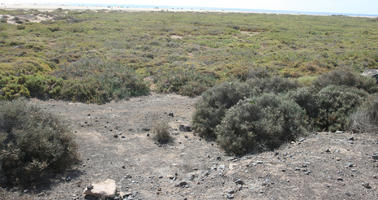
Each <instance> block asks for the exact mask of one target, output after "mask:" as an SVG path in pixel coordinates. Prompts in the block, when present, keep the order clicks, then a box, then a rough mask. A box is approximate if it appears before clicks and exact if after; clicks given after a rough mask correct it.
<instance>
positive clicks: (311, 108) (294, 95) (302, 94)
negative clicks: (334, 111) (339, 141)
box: [286, 87, 319, 129]
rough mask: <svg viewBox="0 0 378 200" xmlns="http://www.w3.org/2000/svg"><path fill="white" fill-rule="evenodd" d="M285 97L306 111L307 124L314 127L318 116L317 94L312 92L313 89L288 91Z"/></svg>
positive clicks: (305, 88)
mask: <svg viewBox="0 0 378 200" xmlns="http://www.w3.org/2000/svg"><path fill="white" fill-rule="evenodd" d="M286 96H287V98H289V99H292V100H293V101H295V102H296V103H297V104H298V105H299V106H300V107H301V108H303V109H304V110H305V111H306V115H307V117H308V121H309V124H311V125H314V124H313V123H314V120H316V118H318V115H319V101H318V96H317V93H316V92H315V91H314V89H312V88H310V87H302V88H298V89H297V90H292V91H289V92H288V93H287V94H286ZM312 127H313V126H312ZM313 128H315V127H313ZM315 129H316V128H315Z"/></svg>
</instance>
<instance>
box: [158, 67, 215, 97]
mask: <svg viewBox="0 0 378 200" xmlns="http://www.w3.org/2000/svg"><path fill="white" fill-rule="evenodd" d="M157 76H158V77H159V79H158V81H157V84H156V85H157V89H158V91H159V92H162V93H177V94H180V95H185V96H190V97H194V96H198V95H200V94H202V93H203V92H204V91H206V90H207V89H209V88H210V87H212V86H214V84H215V77H214V76H212V75H209V74H202V73H199V72H195V71H194V70H191V69H189V70H183V69H175V70H171V71H169V72H163V73H160V74H158V75H157Z"/></svg>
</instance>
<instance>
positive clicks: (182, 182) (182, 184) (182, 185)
mask: <svg viewBox="0 0 378 200" xmlns="http://www.w3.org/2000/svg"><path fill="white" fill-rule="evenodd" d="M176 187H188V183H187V182H186V181H181V182H180V183H179V184H177V185H176Z"/></svg>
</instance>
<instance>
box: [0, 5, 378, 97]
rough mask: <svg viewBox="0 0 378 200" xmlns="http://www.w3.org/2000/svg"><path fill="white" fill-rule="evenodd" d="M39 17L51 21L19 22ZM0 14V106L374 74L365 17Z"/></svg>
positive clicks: (370, 28)
mask: <svg viewBox="0 0 378 200" xmlns="http://www.w3.org/2000/svg"><path fill="white" fill-rule="evenodd" d="M38 14H43V16H46V17H47V18H49V19H53V20H47V21H43V22H41V23H30V22H27V21H25V20H24V21H23V20H22V19H24V18H25V17H27V16H28V15H38ZM0 15H3V17H2V18H1V21H0V55H1V57H0V98H1V99H7V100H10V99H14V98H17V97H20V96H26V97H37V98H41V99H48V98H53V99H64V100H70V101H80V102H86V103H105V102H108V101H110V100H117V99H122V98H127V97H130V96H137V95H145V94H148V93H149V89H148V88H149V86H150V88H151V89H152V90H153V91H157V92H163V93H166V92H169V93H171V92H174V93H178V94H183V95H187V96H196V95H199V94H201V93H202V92H203V91H205V90H207V89H208V88H210V87H212V86H214V85H215V84H218V83H221V82H224V81H231V80H235V79H239V80H246V79H248V77H249V76H250V74H249V69H251V68H255V69H259V68H265V67H267V68H268V69H269V73H272V74H276V75H278V76H280V77H285V78H289V79H290V81H292V80H297V81H298V82H299V83H301V84H307V85H310V84H311V82H312V81H313V80H315V79H316V77H317V76H318V75H319V74H322V73H324V72H328V71H331V70H333V69H335V68H337V67H346V68H349V69H351V70H352V71H358V72H360V71H362V70H364V69H367V68H376V67H377V66H378V60H377V59H378V53H377V52H378V51H377V48H378V46H377V40H378V34H377V33H378V26H377V24H376V23H377V22H376V20H375V19H370V18H356V17H345V16H297V15H271V14H237V13H224V14H219V13H190V12H187V13H175V12H119V11H66V10H61V9H59V10H56V11H54V12H40V11H36V10H29V11H21V10H15V11H6V10H0ZM6 15H11V16H17V19H18V20H17V21H16V23H17V24H18V25H14V24H9V23H7V22H9V19H10V18H8V17H7V16H6ZM76 70H77V71H76ZM266 84H268V85H269V83H266ZM320 86H321V85H320ZM268 87H269V86H268ZM361 87H362V86H361ZM363 87H365V86H363Z"/></svg>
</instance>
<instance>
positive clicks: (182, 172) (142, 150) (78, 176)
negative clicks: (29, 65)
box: [14, 94, 378, 200]
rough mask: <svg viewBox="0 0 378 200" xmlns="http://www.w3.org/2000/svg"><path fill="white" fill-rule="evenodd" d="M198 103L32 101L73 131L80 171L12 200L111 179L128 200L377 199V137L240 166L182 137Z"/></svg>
mask: <svg viewBox="0 0 378 200" xmlns="http://www.w3.org/2000/svg"><path fill="white" fill-rule="evenodd" d="M195 101H196V99H192V98H188V97H182V96H178V95H156V94H154V95H151V96H147V97H139V98H133V99H130V100H129V101H121V102H114V103H109V104H105V105H87V104H81V103H68V102H62V101H45V102H43V101H39V100H32V101H31V102H32V103H33V104H37V105H39V106H41V107H42V108H44V109H45V110H47V111H49V112H53V113H56V114H58V115H60V116H62V117H63V118H64V119H65V120H67V121H68V123H69V124H70V125H71V126H72V128H73V130H74V131H75V134H76V136H77V137H76V140H77V142H78V144H79V152H80V154H81V160H82V163H81V164H80V166H78V167H77V169H76V170H73V171H69V172H67V173H66V174H64V175H62V177H61V179H60V181H57V182H56V183H55V184H54V185H52V186H51V188H50V189H49V190H45V191H42V192H39V193H36V194H31V193H30V192H26V193H24V194H22V196H16V197H15V199H23V198H27V197H28V198H31V199H59V200H64V199H83V196H82V192H83V190H84V188H85V187H86V186H88V185H89V184H90V183H91V182H96V181H103V180H105V179H107V178H111V179H114V180H115V181H116V183H117V186H118V187H119V190H120V191H123V192H128V193H130V196H129V198H130V199H185V198H186V199H214V200H215V199H217V200H218V199H227V198H234V199H377V198H378V192H377V183H378V179H377V178H378V162H377V160H374V159H373V157H372V155H373V154H374V153H375V152H377V153H378V138H377V136H374V135H368V134H365V135H352V134H349V133H319V134H312V135H310V136H309V137H307V138H303V139H300V140H299V141H297V142H293V143H292V144H288V145H285V146H284V147H282V148H281V149H279V150H277V151H275V152H266V153H262V154H257V155H249V156H245V157H243V158H241V159H239V158H234V157H229V156H226V155H224V153H223V152H222V151H221V150H220V149H219V148H218V147H217V145H216V144H215V143H211V142H206V141H204V140H201V139H200V138H199V137H197V136H195V135H193V133H192V132H181V131H179V130H178V126H179V125H180V124H184V125H189V124H190V121H191V115H192V113H193V111H194V108H193V105H194V103H195ZM169 113H173V117H172V116H169ZM156 120H166V121H169V122H170V123H169V124H170V125H171V127H172V130H171V132H172V134H173V137H174V142H173V143H172V144H169V145H165V146H159V145H157V144H155V143H154V141H153V140H152V139H151V133H150V131H149V129H151V128H152V127H153V123H154V121H156ZM149 134H150V135H149ZM148 135H149V136H148ZM184 182H185V183H184ZM179 183H181V184H182V187H181V186H180V187H177V185H178V184H179ZM367 184H368V185H367ZM14 194H15V195H16V194H17V193H14Z"/></svg>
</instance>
